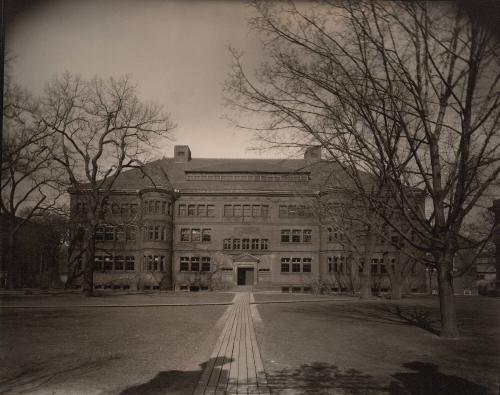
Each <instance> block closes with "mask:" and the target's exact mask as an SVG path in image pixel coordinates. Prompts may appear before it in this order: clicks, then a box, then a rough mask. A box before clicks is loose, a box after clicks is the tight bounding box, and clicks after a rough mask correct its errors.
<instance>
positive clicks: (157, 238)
mask: <svg viewBox="0 0 500 395" xmlns="http://www.w3.org/2000/svg"><path fill="white" fill-rule="evenodd" d="M154 230H155V235H154V240H160V227H159V226H158V225H155V226H154Z"/></svg>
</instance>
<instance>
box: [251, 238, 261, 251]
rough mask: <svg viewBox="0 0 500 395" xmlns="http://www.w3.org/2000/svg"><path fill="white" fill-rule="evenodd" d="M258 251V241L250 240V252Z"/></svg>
mask: <svg viewBox="0 0 500 395" xmlns="http://www.w3.org/2000/svg"><path fill="white" fill-rule="evenodd" d="M258 249H259V239H252V250H258Z"/></svg>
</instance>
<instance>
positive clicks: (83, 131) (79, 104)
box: [38, 73, 174, 295]
mask: <svg viewBox="0 0 500 395" xmlns="http://www.w3.org/2000/svg"><path fill="white" fill-rule="evenodd" d="M38 115H39V119H40V122H41V124H42V125H44V126H45V127H46V128H48V129H49V130H50V131H51V132H52V133H53V136H54V139H53V146H54V149H53V159H54V160H55V161H56V162H57V163H58V164H59V165H60V166H62V168H63V169H64V171H65V173H66V175H67V177H68V178H69V183H70V185H71V190H70V192H71V193H73V194H74V195H75V196H76V197H77V199H78V201H79V203H80V204H81V211H82V212H83V213H84V218H83V221H82V224H81V225H82V226H83V228H82V231H83V234H82V242H83V248H84V252H85V255H84V265H83V266H84V268H83V291H84V293H85V294H86V295H92V294H93V270H94V258H95V249H96V243H95V233H96V227H97V226H98V225H99V222H100V219H101V218H103V210H104V209H105V205H106V202H107V201H108V199H109V197H110V193H111V190H112V188H113V185H114V182H115V181H116V179H117V178H118V176H119V175H120V174H121V173H122V172H123V171H124V170H125V169H127V168H132V167H138V168H140V167H141V164H142V162H143V161H144V160H146V159H148V154H150V153H151V150H152V149H153V147H154V145H155V144H156V142H157V141H158V139H160V138H168V137H169V136H170V134H171V131H172V129H173V127H174V125H173V124H172V122H171V120H170V118H169V116H168V115H165V114H164V113H163V112H162V109H161V107H160V106H159V105H157V104H154V103H144V102H142V101H141V100H140V99H139V98H138V96H137V93H136V87H135V85H134V84H132V83H131V81H130V79H129V78H128V77H121V78H118V79H115V78H109V79H107V80H103V79H99V78H94V79H92V80H89V81H85V80H82V79H81V78H79V77H75V76H72V75H70V74H69V73H66V74H64V75H63V76H61V77H60V78H58V79H56V80H54V81H53V82H52V83H50V84H49V85H48V86H47V89H46V92H45V95H44V97H43V99H42V105H41V108H40V111H39V112H38Z"/></svg>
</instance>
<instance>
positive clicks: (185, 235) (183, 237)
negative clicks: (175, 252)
mask: <svg viewBox="0 0 500 395" xmlns="http://www.w3.org/2000/svg"><path fill="white" fill-rule="evenodd" d="M190 233H191V229H186V228H182V229H181V241H189V235H190Z"/></svg>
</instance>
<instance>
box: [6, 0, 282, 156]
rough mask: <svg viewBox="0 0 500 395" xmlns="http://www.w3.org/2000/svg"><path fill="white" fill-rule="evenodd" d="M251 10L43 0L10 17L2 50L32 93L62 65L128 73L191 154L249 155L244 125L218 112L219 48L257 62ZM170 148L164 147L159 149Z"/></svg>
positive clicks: (149, 1)
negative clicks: (158, 107) (170, 120)
mask: <svg viewBox="0 0 500 395" xmlns="http://www.w3.org/2000/svg"><path fill="white" fill-rule="evenodd" d="M251 12H252V10H251V9H250V8H249V7H248V6H247V5H245V3H244V2H243V1H241V2H240V1H180V0H179V1H173V0H172V1H168V0H144V1H127V0H107V1H102V0H85V1H78V0H44V1H41V2H38V3H36V6H29V7H25V8H24V9H23V11H22V12H20V13H18V14H17V16H16V17H15V18H14V19H13V21H12V22H11V24H10V25H9V26H8V29H7V36H6V48H7V51H8V53H9V55H10V56H13V57H14V58H15V59H14V63H13V75H14V78H15V80H16V81H17V82H18V83H20V84H21V85H23V86H25V87H26V88H28V89H29V90H31V91H32V92H34V93H40V92H41V91H42V89H43V87H44V85H45V84H46V82H47V81H48V80H50V79H51V78H53V77H54V76H55V75H56V74H58V73H62V72H64V71H66V70H68V71H70V72H72V73H77V74H81V75H82V76H83V77H92V76H94V75H98V76H101V77H106V76H119V75H123V74H130V75H132V77H133V79H134V80H135V81H136V82H137V83H138V87H139V92H140V95H141V97H142V98H144V99H148V100H153V101H156V102H158V103H160V104H162V105H163V106H164V108H165V110H166V111H167V112H169V113H170V114H171V116H172V118H173V120H174V122H175V123H176V124H177V125H178V127H177V129H176V132H175V134H176V136H175V137H176V144H188V145H189V146H190V147H191V151H192V153H193V156H196V157H258V156H259V154H258V153H256V152H252V151H248V149H247V148H248V147H249V146H250V145H251V143H250V138H251V136H250V135H249V132H243V131H240V130H236V129H235V128H234V127H232V126H231V125H230V124H229V123H228V122H227V121H226V120H223V119H221V116H222V115H223V114H224V113H227V112H229V109H226V108H224V107H223V106H222V84H223V82H224V80H225V78H226V76H227V73H228V70H229V66H230V64H231V57H230V55H229V52H228V49H227V46H228V45H232V46H234V47H236V48H238V49H240V50H244V51H245V59H246V63H247V64H248V65H250V66H251V67H253V66H256V65H257V64H258V62H259V55H260V51H259V48H260V44H259V41H258V37H257V36H256V35H255V34H254V33H252V32H251V31H250V30H249V29H248V26H247V19H248V17H249V16H250V15H251ZM172 152H173V148H172V147H171V146H170V147H166V149H165V156H171V155H172ZM268 155H269V154H268ZM273 155H274V156H276V153H274V154H273Z"/></svg>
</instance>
